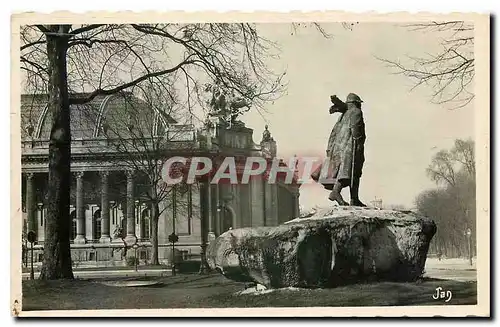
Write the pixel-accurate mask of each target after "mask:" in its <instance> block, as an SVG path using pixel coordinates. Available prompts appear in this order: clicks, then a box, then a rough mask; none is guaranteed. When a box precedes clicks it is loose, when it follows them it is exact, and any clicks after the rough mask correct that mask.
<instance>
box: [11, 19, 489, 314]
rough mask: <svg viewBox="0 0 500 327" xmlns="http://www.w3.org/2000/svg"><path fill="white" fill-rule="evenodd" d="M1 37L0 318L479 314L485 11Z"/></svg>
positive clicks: (69, 29)
mask: <svg viewBox="0 0 500 327" xmlns="http://www.w3.org/2000/svg"><path fill="white" fill-rule="evenodd" d="M11 27H12V30H11V33H12V34H11V35H12V36H11V37H12V60H11V62H12V78H11V81H12V85H11V89H12V92H11V94H12V98H11V105H12V107H11V131H12V135H11V148H12V149H11V153H12V155H11V202H12V205H11V229H10V230H11V236H10V237H11V250H10V251H11V261H10V265H11V279H12V282H11V284H12V285H11V305H12V308H11V312H12V315H14V316H18V317H55V316H66V317H84V316H85V317H91V316H124V315H126V316H145V317H147V316H154V317H162V316H165V317H167V316H190V317H197V316H214V317H226V316H238V317H244V316H276V315H278V316H281V317H296V316H322V317H325V316H332V317H333V316H335V317H349V316H364V317H376V316H378V317H384V316H388V317H389V316H392V317H402V316H407V317H431V316H436V315H439V316H444V317H467V316H476V317H489V315H490V314H491V313H490V275H489V274H490V238H489V235H490V231H489V229H490V171H489V169H490V163H489V160H490V150H489V144H490V121H489V119H490V118H489V115H490V108H489V99H490V89H489V87H490V86H489V71H490V59H489V53H490V52H489V51H490V50H489V47H490V37H489V33H490V17H489V16H488V15H486V14H473V13H454V14H432V15H431V14H417V13H414V14H410V13H398V14H387V15H377V14H375V13H370V14H368V13H366V14H354V13H352V14H349V13H335V12H324V13H315V14H313V13H288V14H286V13H270V12H269V13H252V14H250V13H245V14H243V13H237V12H235V13H231V14H220V13H219V14H217V13H206V14H204V13H202V12H199V13H190V14H188V13H181V12H177V13H162V14H160V13H158V14H155V15H149V16H148V15H147V14H145V13H144V14H140V13H118V12H117V13H112V12H109V13H107V14H94V15H91V14H77V13H69V12H65V13H52V14H37V13H22V14H21V13H20V14H15V15H13V16H12V24H11ZM176 309H190V310H189V312H188V311H182V312H181V311H178V310H177V311H176ZM207 309H209V310H207Z"/></svg>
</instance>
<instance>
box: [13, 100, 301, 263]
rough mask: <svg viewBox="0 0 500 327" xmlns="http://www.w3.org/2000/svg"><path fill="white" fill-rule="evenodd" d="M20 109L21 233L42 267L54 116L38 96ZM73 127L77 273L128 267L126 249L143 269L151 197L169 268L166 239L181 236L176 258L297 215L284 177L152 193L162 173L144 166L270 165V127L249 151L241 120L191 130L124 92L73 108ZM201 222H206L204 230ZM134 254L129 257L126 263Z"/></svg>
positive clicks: (295, 197) (294, 187)
mask: <svg viewBox="0 0 500 327" xmlns="http://www.w3.org/2000/svg"><path fill="white" fill-rule="evenodd" d="M131 102H133V103H135V104H136V106H132V107H135V109H134V110H131V109H130V107H131V105H130V103H131ZM137 104H140V105H137ZM21 105H22V107H21V136H22V144H21V146H22V157H21V163H22V204H23V208H22V212H23V214H22V216H23V226H24V227H23V233H24V234H26V232H27V231H35V233H36V235H37V242H36V245H35V256H34V261H35V262H41V261H42V260H43V244H44V239H45V226H46V215H47V191H48V187H47V181H48V151H49V137H50V130H51V117H50V112H48V109H47V105H46V97H44V96H35V95H23V96H22V103H21ZM138 107H140V110H137V109H136V108H138ZM127 108H128V109H127ZM123 117H125V118H123ZM122 118H123V119H122ZM118 121H123V124H119V123H117V122H118ZM144 121H147V122H144ZM71 129H72V141H71V172H72V178H73V180H72V186H71V206H70V207H69V208H68V219H69V220H70V221H71V224H70V226H71V231H70V235H71V236H70V238H71V249H72V251H71V252H72V260H73V262H74V263H75V265H77V264H92V265H104V266H106V265H121V264H124V262H125V259H126V256H125V257H124V251H123V249H124V247H128V249H131V248H132V246H134V244H135V246H134V249H135V248H137V251H138V257H139V259H140V261H141V263H147V262H148V261H149V260H150V255H151V237H152V231H153V228H152V224H153V223H154V222H153V217H152V216H151V215H152V200H154V199H156V200H157V201H158V202H159V203H158V204H159V206H158V209H159V219H158V250H159V252H158V255H159V259H160V262H166V261H168V260H169V257H170V254H171V246H172V244H171V243H170V242H169V235H171V234H172V233H175V235H177V236H178V242H177V243H176V244H175V247H176V248H177V249H178V250H179V251H181V252H182V253H183V254H184V255H186V256H188V255H191V256H196V255H199V253H200V251H201V248H202V245H203V243H204V242H203V241H202V240H203V239H206V240H208V241H210V240H211V239H213V238H214V237H217V236H218V235H220V234H222V233H223V232H225V231H226V230H228V229H230V228H240V227H254V226H274V225H278V224H280V223H282V222H284V221H287V220H290V219H293V218H294V217H297V216H298V215H299V186H298V184H297V183H291V184H290V183H285V182H284V181H283V180H281V179H278V182H277V183H275V184H271V183H268V181H267V180H266V179H265V178H252V179H251V180H250V182H249V183H241V182H240V181H238V182H237V183H229V182H221V183H218V184H210V185H209V186H207V187H202V185H200V182H198V183H195V184H189V185H188V184H180V185H176V186H175V187H174V186H166V187H165V189H164V192H163V193H162V196H161V198H158V197H156V198H154V199H153V198H152V196H151V194H152V193H155V192H152V191H151V192H150V190H151V189H152V187H156V186H155V185H156V184H157V183H158V182H159V181H158V180H154V181H153V179H154V178H152V177H151V176H152V175H154V174H152V173H151V172H160V171H161V167H153V168H152V167H150V166H151V165H152V163H155V164H160V163H161V162H163V161H162V160H165V159H166V158H170V157H174V156H181V157H192V156H204V157H207V156H208V157H210V158H212V162H213V166H214V169H215V168H217V165H218V164H220V163H221V162H222V161H223V160H224V158H226V157H232V158H235V161H236V163H237V166H238V167H239V169H241V167H242V165H243V164H244V162H245V161H246V158H247V157H250V156H261V157H264V158H266V159H267V160H269V161H271V160H273V159H274V158H275V156H276V142H275V140H274V139H273V138H272V137H271V135H270V132H269V130H268V129H267V126H266V130H265V131H264V133H263V136H262V140H261V142H260V143H259V144H255V143H254V141H253V130H252V129H250V128H248V127H246V126H245V125H244V124H243V123H241V122H239V123H238V124H233V125H231V126H230V127H228V126H223V125H219V124H217V123H216V124H214V125H212V127H211V128H203V129H196V128H195V127H194V126H192V125H186V124H179V123H177V121H176V120H175V119H173V118H172V117H170V116H169V115H167V114H165V113H163V112H159V111H154V110H153V109H151V108H149V107H148V105H147V104H145V103H143V102H141V100H140V99H137V98H135V97H134V96H133V95H131V94H125V93H124V94H118V95H113V96H103V97H97V98H95V99H94V100H93V101H92V102H91V103H89V104H86V105H78V106H71ZM121 131H125V132H124V133H122V134H120V133H119V132H121ZM134 131H139V132H135V134H134V133H133V132H134ZM128 145H133V146H128ZM153 150H154V151H153ZM238 163H239V164H238ZM269 166H271V165H269ZM280 166H282V168H283V169H285V170H287V169H288V171H289V172H290V173H291V174H293V175H294V181H296V179H295V178H296V177H295V171H294V169H293V167H292V168H287V167H286V165H285V164H284V163H281V164H280ZM264 175H265V174H264ZM204 217H205V218H204ZM202 219H205V221H206V224H201V220H202ZM202 226H205V227H204V230H202ZM120 232H122V233H120ZM203 233H205V234H206V235H204V236H205V237H202V234H203ZM23 242H26V241H23ZM23 245H25V246H26V245H27V243H25V244H23ZM131 252H134V251H125V253H128V255H130V253H131Z"/></svg>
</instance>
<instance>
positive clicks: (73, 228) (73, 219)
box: [69, 210, 76, 241]
mask: <svg viewBox="0 0 500 327" xmlns="http://www.w3.org/2000/svg"><path fill="white" fill-rule="evenodd" d="M69 216H70V219H71V232H70V233H71V234H70V238H69V239H70V240H71V241H73V240H74V239H75V237H76V210H73V211H71V213H70V214H69Z"/></svg>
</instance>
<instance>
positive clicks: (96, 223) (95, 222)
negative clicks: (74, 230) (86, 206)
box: [92, 209, 101, 240]
mask: <svg viewBox="0 0 500 327" xmlns="http://www.w3.org/2000/svg"><path fill="white" fill-rule="evenodd" d="M100 238H101V209H98V210H96V211H95V212H94V216H93V217H92V239H94V240H98V239H100Z"/></svg>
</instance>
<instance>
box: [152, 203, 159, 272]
mask: <svg viewBox="0 0 500 327" xmlns="http://www.w3.org/2000/svg"><path fill="white" fill-rule="evenodd" d="M159 218H160V208H159V205H158V201H153V204H152V206H151V264H152V265H159V264H160V261H159V260H158V220H159Z"/></svg>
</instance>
